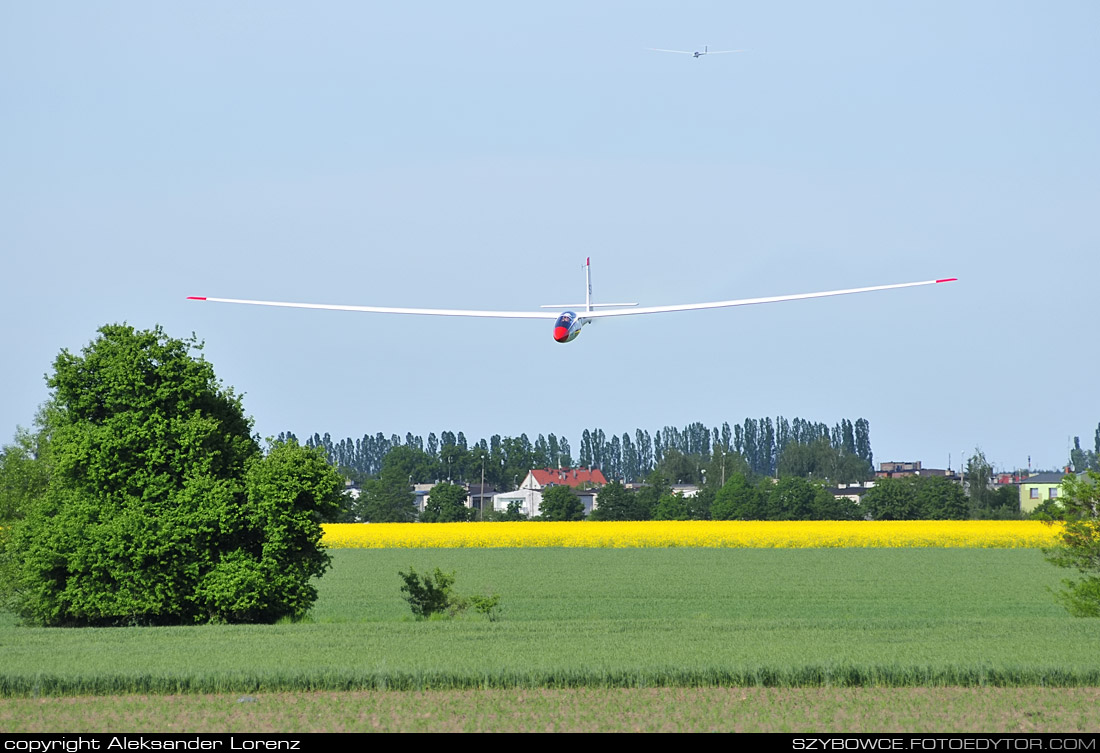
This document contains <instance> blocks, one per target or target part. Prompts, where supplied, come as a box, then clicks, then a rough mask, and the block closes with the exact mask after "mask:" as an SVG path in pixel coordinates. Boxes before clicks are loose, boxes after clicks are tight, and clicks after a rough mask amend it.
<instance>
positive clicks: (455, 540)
mask: <svg viewBox="0 0 1100 753" xmlns="http://www.w3.org/2000/svg"><path fill="white" fill-rule="evenodd" d="M324 529H325V537H324V541H325V544H326V545H327V546H329V547H332V548H334V549H394V548H396V549H409V548H420V547H425V548H430V549H434V548H452V547H453V548H468V547H472V548H489V549H495V548H512V547H547V546H554V547H557V546H564V547H586V548H591V547H596V548H612V549H633V548H649V547H662V548H663V547H702V548H735V549H736V548H749V549H762V548H763V549H770V548H799V549H805V548H810V549H819V548H835V547H841V548H850V547H860V548H863V547H870V548H881V547H886V548H908V547H964V548H983V549H984V548H998V549H1012V548H1016V547H1043V546H1049V545H1051V544H1052V543H1054V541H1055V539H1056V538H1057V535H1058V533H1059V531H1060V530H1061V529H1060V527H1059V526H1058V525H1048V524H1046V523H1042V522H1039V521H1034V520H1026V521H1021V520H1015V521H1006V520H902V521H799V522H798V523H791V522H788V521H783V522H776V521H741V520H737V521H733V520H731V521H710V520H707V521H699V520H663V521H656V520H653V521H642V522H636V523H630V522H604V523H597V522H593V521H585V522H584V523H583V524H581V525H578V524H577V523H549V522H539V523H536V524H532V523H530V522H522V523H479V524H477V525H476V526H471V525H469V524H467V523H436V524H432V525H430V526H425V525H409V524H407V523H373V524H363V523H330V524H328V525H325V526H324Z"/></svg>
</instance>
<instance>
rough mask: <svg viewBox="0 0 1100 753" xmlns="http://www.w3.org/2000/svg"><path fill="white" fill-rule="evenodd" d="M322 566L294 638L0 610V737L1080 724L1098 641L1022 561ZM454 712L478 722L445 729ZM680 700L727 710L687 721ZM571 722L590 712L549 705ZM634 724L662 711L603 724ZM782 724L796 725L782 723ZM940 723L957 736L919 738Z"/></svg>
mask: <svg viewBox="0 0 1100 753" xmlns="http://www.w3.org/2000/svg"><path fill="white" fill-rule="evenodd" d="M579 525H580V526H581V527H586V526H588V525H590V524H587V523H586V524H579ZM799 525H804V524H799ZM365 527H370V528H374V526H365ZM438 527H439V528H442V526H438ZM466 527H467V528H479V527H480V526H469V525H467V526H466ZM518 527H520V528H530V529H536V528H541V527H542V526H541V525H539V524H518ZM378 528H381V526H379V527H378ZM416 528H437V526H416ZM1047 530H1049V529H1047ZM332 554H333V568H332V570H331V571H330V572H329V573H328V574H326V576H325V577H324V578H322V579H321V580H320V581H319V584H318V585H319V589H320V599H319V600H318V603H317V605H316V606H315V608H314V610H313V612H312V613H311V615H310V616H309V618H308V619H307V620H305V621H302V622H298V623H283V624H278V625H270V626H266V625H257V626H247V625H212V626H196V627H169V628H109V629H79V630H75V629H44V628H29V627H20V626H17V624H16V621H15V618H14V617H13V616H12V615H8V614H0V654H2V656H3V662H0V698H2V699H3V700H0V729H3V730H7V731H16V730H23V731H34V730H42V729H44V728H43V726H42V725H43V724H46V725H47V727H46V729H48V725H49V722H48V721H46V722H43V721H42V719H43V716H44V717H45V718H47V719H49V718H56V719H58V720H60V719H62V718H70V719H77V720H80V719H83V720H85V721H82V722H81V721H73V722H72V723H66V724H63V726H61V727H55V728H54V729H66V730H69V729H73V730H75V729H87V730H93V729H109V728H110V723H108V722H104V721H103V720H104V719H107V718H117V715H119V714H121V715H122V716H123V717H124V718H125V719H128V720H130V721H129V722H127V724H126V725H125V726H127V728H129V729H135V730H136V729H152V730H156V729H166V727H165V725H164V724H160V725H157V724H156V723H155V721H154V722H150V723H149V724H148V725H147V726H143V725H144V723H143V722H142V721H141V720H142V719H147V718H148V719H153V720H156V719H157V718H158V714H162V715H167V716H162V717H160V718H162V719H163V718H169V717H172V716H177V715H182V716H181V718H192V717H191V716H189V715H190V714H192V713H194V714H195V716H194V717H193V718H194V720H195V721H194V722H193V723H191V724H190V725H187V724H185V725H184V726H183V727H178V728H179V729H188V730H199V729H214V730H218V729H230V728H232V729H242V730H243V729H267V728H270V729H276V730H280V729H286V730H291V729H292V730H308V729H314V730H326V729H347V730H351V729H356V730H363V731H368V730H371V729H386V730H398V729H421V730H427V729H440V730H443V729H480V730H489V729H500V730H519V729H575V730H583V729H638V730H657V729H725V730H743V731H748V730H759V731H766V730H773V731H774V730H779V731H782V730H792V729H803V730H812V729H818V730H823V729H848V730H854V729H856V728H857V727H860V725H864V726H862V727H861V728H863V729H897V730H902V729H908V730H913V731H919V730H927V731H946V730H949V729H958V730H965V729H971V730H980V729H994V728H995V729H1005V730H1008V729H1013V730H1041V729H1047V730H1055V731H1057V730H1073V729H1085V730H1087V729H1095V728H1096V727H1097V726H1098V725H1100V712H1098V711H1097V710H1096V709H1098V708H1100V704H1097V703H1096V700H1097V698H1098V696H1097V690H1096V688H1097V687H1098V686H1100V659H1098V658H1097V657H1100V631H1097V630H1096V629H1095V625H1096V623H1095V622H1094V621H1091V620H1082V619H1075V618H1072V617H1070V616H1069V615H1068V614H1067V613H1066V612H1065V611H1064V610H1063V609H1062V608H1061V607H1060V606H1058V605H1057V604H1056V603H1055V601H1054V599H1053V596H1052V594H1051V589H1055V588H1057V587H1058V585H1059V583H1060V579H1061V578H1062V577H1063V576H1064V575H1065V573H1064V572H1062V571H1059V570H1058V569H1057V568H1054V567H1053V566H1051V565H1049V564H1048V563H1046V562H1045V560H1044V559H1043V557H1042V553H1041V552H1040V551H1039V550H1038V549H1035V548H1029V547H1019V546H1017V547H1015V548H979V547H961V546H957V545H955V546H941V547H936V548H934V547H927V546H926V547H923V548H920V547H910V548H885V547H883V546H881V545H879V546H862V547H846V548H842V547H832V548H776V547H772V548H744V547H742V548H719V547H689V546H676V547H668V546H666V547H664V548H657V547H653V546H636V547H631V548H610V547H608V548H580V547H568V546H559V547H542V548H540V547H514V548H480V547H465V548H438V549H433V548H426V547H423V546H418V547H411V548H358V549H340V550H334V551H333V552H332ZM410 566H411V567H414V568H416V569H417V570H418V571H421V572H424V571H427V570H430V569H432V568H435V567H439V568H441V569H442V570H444V571H448V572H451V571H453V572H455V573H456V582H455V587H454V588H455V590H456V591H458V592H459V593H462V594H489V593H497V594H499V595H500V602H501V611H500V615H499V619H497V620H495V621H489V620H487V619H486V618H484V617H483V616H480V615H468V616H464V617H460V618H456V619H446V620H429V621H415V620H413V619H412V615H411V613H410V611H409V608H408V605H407V604H406V603H405V602H404V600H403V599H402V597H401V593H400V591H399V589H400V585H401V579H400V577H399V576H398V571H399V570H407V569H408V568H409V567H410ZM394 691H400V692H394ZM333 693H335V696H333V695H332V694H333ZM897 693H901V694H902V696H900V697H901V698H904V699H907V700H904V701H902V700H898V696H895V695H891V694H897ZM470 694H473V695H472V696H471V695H470ZM769 694H770V695H769ZM776 694H778V695H776ZM91 696H99V697H100V698H98V699H92V698H90V697H91ZM326 698H341V699H344V700H343V701H326V700H325V699H326ZM471 698H476V699H477V701H476V702H473V704H472V705H473V707H474V708H481V707H483V708H484V709H485V713H484V714H476V713H462V712H461V711H460V707H469V706H470V705H471V701H470V699H471ZM891 698H892V699H894V700H890V699H891ZM417 699H421V700H420V701H418V700H417ZM423 699H430V703H429V702H428V701H423ZM462 699H466V700H462ZM524 699H526V700H524ZM532 699H543V700H541V701H539V702H538V703H535V702H534V701H533V700H532ZM578 699H580V700H578ZM670 699H671V700H670ZM677 699H678V700H677ZM777 699H784V700H782V702H781V703H780V704H779V706H778V707H776V706H775V704H776V703H777ZM814 699H817V700H814ZM824 699H832V700H824ZM875 699H877V700H875ZM945 699H948V700H945ZM1071 699H1079V700H1075V701H1073V702H1072V703H1071V702H1070V701H1071ZM239 701H240V702H239ZM238 702H239V703H238ZM421 702H423V703H425V704H427V705H428V706H430V708H429V709H426V710H424V709H422V707H418V704H419V703H421ZM348 704H350V705H348ZM454 704H458V706H454ZM463 704H465V706H463ZM699 704H703V705H706V706H707V707H708V708H709V707H710V706H714V707H715V708H719V709H727V711H726V712H724V713H722V714H718V715H717V716H716V715H715V714H710V713H709V712H704V711H702V710H698V711H696V710H691V709H689V708H687V707H694V706H696V705H699ZM769 704H770V705H769ZM819 704H825V706H827V708H825V707H822V709H821V710H820V711H815V710H814V709H815V708H817V705H819ZM922 704H923V705H922ZM944 704H947V705H946V706H944ZM1067 704H1068V705H1067ZM581 706H583V707H585V708H591V709H594V711H592V713H591V714H590V713H588V712H587V711H586V712H584V713H581V712H580V711H575V712H568V713H567V712H566V711H562V709H566V710H567V709H570V708H574V709H577V708H579V707H581ZM636 706H637V708H639V709H663V710H659V711H652V710H651V711H638V712H637V714H636V715H635V714H634V712H630V713H624V709H634V708H635V707H636ZM681 706H683V707H684V708H681ZM170 707H171V708H175V709H176V711H165V709H167V708H170ZM326 708H327V709H330V711H325V710H324V709H326ZM418 708H420V709H422V710H418ZM769 708H770V709H771V711H769ZM791 708H802V709H804V711H802V712H799V714H798V715H795V716H789V715H788V714H787V711H782V712H781V710H782V709H786V710H788V711H789V710H790V709H791ZM922 708H923V709H924V710H923V711H922V710H921V709H922ZM942 708H949V709H954V711H953V712H952V713H956V716H955V717H952V718H955V719H958V720H967V719H969V720H970V721H969V722H963V721H959V724H960V725H962V726H955V727H953V726H952V725H951V724H946V723H943V721H942V719H940V721H939V722H937V723H936V724H935V725H932V722H931V721H930V720H933V719H936V718H939V717H936V715H935V714H936V713H940V712H938V711H936V710H937V709H940V710H942ZM91 709H98V710H99V711H93V710H91ZM158 709H160V711H158ZM306 709H309V711H308V713H307V712H306V711H305V710H306ZM341 709H342V711H341ZM356 709H357V710H356ZM448 709H451V711H448ZM539 709H542V710H543V711H544V712H545V713H544V714H542V715H540V713H539V711H538V710H539ZM554 709H557V711H553V710H554ZM599 709H604V711H603V712H600V713H597V712H598V711H599ZM875 709H879V710H878V711H875ZM906 709H908V710H909V712H906V711H904V710H906ZM66 710H67V711H66ZM192 710H193V711H192ZM910 712H911V713H910ZM67 714H68V715H69V716H66V715H67ZM104 714H105V715H106V716H104ZM563 714H564V715H565V717H568V718H569V719H570V720H571V722H570V724H571V725H572V726H570V725H569V724H567V725H565V726H561V722H562V719H563V718H565V717H563V716H562V715H563ZM592 714H595V716H592ZM823 714H824V716H822V715H823ZM227 715H228V716H227ZM654 715H656V716H654ZM227 718H230V719H237V720H238V721H237V722H232V723H230V722H227V721H225V720H226V719H227ZM15 719H19V720H22V721H19V722H15V721H14V720H15ZM36 719H37V720H39V721H35V720H36ZM204 719H205V720H207V721H205V722H204V721H202V720H204ZM647 719H649V720H650V722H646V721H645V720H647ZM654 719H657V720H660V719H663V720H665V721H664V722H662V724H664V726H660V725H659V724H657V722H656V721H653V720H654ZM829 719H833V721H829ZM219 720H220V721H219ZM240 720H251V721H240ZM280 720H281V721H280ZM494 720H495V721H494ZM586 720H587V721H586ZM601 720H602V721H601ZM631 720H633V721H631ZM676 720H679V721H676ZM722 720H724V721H722ZM843 720H847V721H846V722H845V721H843ZM980 720H987V721H984V722H983V721H980ZM989 720H1000V721H989ZM97 724H105V725H106V726H105V727H103V726H100V727H97V726H96V725H97ZM250 724H251V725H252V726H248V725H250ZM74 725H75V726H74ZM204 725H208V726H204ZM241 725H244V726H241ZM655 725H656V726H655ZM853 725H855V726H853ZM928 725H931V726H928ZM990 725H992V726H990ZM114 728H115V729H117V728H118V726H117V725H116V726H115V727H114ZM172 729H177V727H172Z"/></svg>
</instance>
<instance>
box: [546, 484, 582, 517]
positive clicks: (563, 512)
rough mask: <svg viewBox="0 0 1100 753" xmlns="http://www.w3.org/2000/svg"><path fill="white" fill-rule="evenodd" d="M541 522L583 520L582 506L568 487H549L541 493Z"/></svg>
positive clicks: (578, 498)
mask: <svg viewBox="0 0 1100 753" xmlns="http://www.w3.org/2000/svg"><path fill="white" fill-rule="evenodd" d="M539 518H540V519H541V520H584V504H583V503H582V502H581V500H580V497H578V496H577V495H576V494H574V493H573V490H572V489H570V488H569V487H568V486H551V487H550V488H548V489H546V491H544V492H543V493H542V502H541V503H540V504H539Z"/></svg>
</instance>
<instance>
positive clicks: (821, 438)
mask: <svg viewBox="0 0 1100 753" xmlns="http://www.w3.org/2000/svg"><path fill="white" fill-rule="evenodd" d="M278 438H279V439H280V440H284V439H291V438H293V439H297V437H295V435H294V434H293V433H291V432H283V433H281V434H280V435H279V437H278ZM305 444H306V445H307V446H310V447H319V448H321V449H323V450H324V452H325V454H326V455H327V456H328V458H329V460H330V462H332V463H333V464H334V465H336V466H337V467H338V468H340V469H341V470H342V471H343V472H345V473H346V474H348V475H349V476H352V477H359V478H369V477H374V476H377V475H378V474H379V473H380V472H381V470H382V466H383V461H384V460H385V458H386V456H387V455H388V454H389V453H390V452H392V451H393V450H395V449H397V448H405V450H404V451H403V454H405V455H407V456H408V457H407V458H406V463H404V464H403V465H407V467H408V471H409V473H408V475H410V476H412V477H413V478H412V481H414V482H418V483H427V482H432V481H439V480H443V479H450V480H453V481H456V482H477V481H480V480H481V479H482V478H484V479H485V482H486V483H491V484H495V485H497V486H498V487H509V486H514V485H515V482H516V481H517V479H522V478H523V476H525V475H526V474H527V471H529V470H530V469H532V468H569V467H573V466H574V465H576V466H580V467H585V468H599V469H600V470H601V471H603V474H604V476H605V477H606V478H607V479H608V480H619V481H623V482H628V483H629V482H637V481H642V480H644V479H645V478H646V477H647V476H649V474H650V473H652V472H653V471H654V470H656V469H657V468H658V467H662V466H665V467H671V468H673V469H675V473H674V474H673V475H674V477H673V478H672V481H681V482H684V483H698V482H700V481H702V480H703V479H702V476H701V475H702V472H703V470H704V469H705V468H706V467H707V465H708V464H710V463H711V462H712V460H715V459H722V458H724V457H726V456H739V457H741V458H743V460H744V461H745V464H746V465H747V467H748V469H749V470H750V471H751V472H752V473H753V474H755V475H758V476H775V475H777V471H779V472H780V473H781V474H790V475H797V476H812V477H816V478H829V479H830V480H832V481H836V482H846V481H858V480H862V479H865V478H869V477H870V476H871V475H873V474H872V468H873V465H872V464H873V455H872V452H871V438H870V425H869V424H868V422H867V420H866V419H864V418H859V419H857V420H855V421H850V420H848V419H842V420H841V421H840V422H838V423H836V424H834V425H833V426H832V427H830V426H829V425H828V424H825V423H821V422H814V421H808V420H806V419H802V418H794V419H791V420H788V419H786V418H784V417H783V416H778V417H776V418H775V419H774V420H773V419H772V418H771V417H766V418H759V419H756V418H746V419H745V420H744V421H743V422H742V423H739V424H734V425H733V426H731V425H730V424H729V423H728V422H726V423H723V424H722V425H721V426H720V427H718V426H715V427H712V428H708V427H707V426H706V425H705V424H703V423H700V422H695V423H691V424H688V425H687V426H685V427H683V428H679V427H675V426H666V427H664V428H663V429H660V430H657V431H655V432H653V434H652V435H651V434H650V432H649V431H648V430H643V429H636V430H635V431H634V432H633V434H631V433H630V432H624V433H623V434H611V435H610V436H609V435H608V434H606V433H605V432H604V430H603V429H599V428H597V429H592V430H589V429H585V430H584V432H583V433H582V435H581V440H580V444H579V446H578V447H577V452H576V455H574V454H573V449H572V445H571V444H570V442H569V440H568V439H567V438H566V437H564V436H562V437H559V436H557V435H555V434H547V435H545V436H544V435H542V434H539V435H538V437H537V439H535V441H534V442H532V441H531V440H530V438H529V437H528V436H527V434H520V436H518V437H501V436H500V435H499V434H494V435H493V436H492V437H490V438H489V439H488V440H486V439H481V440H478V441H476V442H472V443H471V442H469V441H468V440H467V438H466V436H465V434H464V433H463V432H461V431H460V432H458V433H457V434H456V433H454V432H451V431H443V432H441V433H440V434H439V435H438V436H437V435H436V434H435V433H434V432H433V433H430V434H428V437H427V439H426V440H425V439H424V438H423V437H422V436H419V435H414V434H412V433H411V432H410V433H407V434H405V437H404V439H402V438H401V437H400V436H399V435H397V434H393V435H391V436H389V437H386V436H385V435H384V434H382V433H381V432H379V433H377V434H375V435H373V436H372V435H370V434H365V435H363V437H362V438H361V439H352V438H351V437H348V438H345V439H341V440H333V439H332V437H331V436H330V435H329V434H328V433H325V434H324V435H321V434H314V435H313V436H312V437H309V438H307V439H306V440H305Z"/></svg>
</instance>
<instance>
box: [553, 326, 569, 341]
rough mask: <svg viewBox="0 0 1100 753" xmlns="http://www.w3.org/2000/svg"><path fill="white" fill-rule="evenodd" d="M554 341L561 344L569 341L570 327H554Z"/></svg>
mask: <svg viewBox="0 0 1100 753" xmlns="http://www.w3.org/2000/svg"><path fill="white" fill-rule="evenodd" d="M554 339H555V340H557V341H558V342H560V343H563V342H566V341H567V340H569V328H568V327H554Z"/></svg>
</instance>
